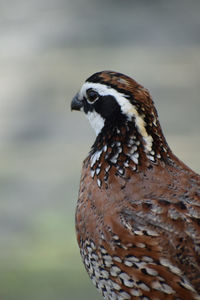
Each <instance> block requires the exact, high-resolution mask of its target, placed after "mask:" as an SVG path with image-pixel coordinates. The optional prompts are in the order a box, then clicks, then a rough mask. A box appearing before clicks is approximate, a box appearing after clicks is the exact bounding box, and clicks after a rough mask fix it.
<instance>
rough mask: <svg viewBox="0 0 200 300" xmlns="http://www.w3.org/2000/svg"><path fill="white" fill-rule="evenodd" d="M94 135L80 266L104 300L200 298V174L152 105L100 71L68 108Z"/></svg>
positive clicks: (80, 226) (82, 209)
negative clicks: (174, 147) (177, 150)
mask: <svg viewBox="0 0 200 300" xmlns="http://www.w3.org/2000/svg"><path fill="white" fill-rule="evenodd" d="M71 107H72V109H75V110H82V111H84V112H85V114H86V115H87V117H88V119H89V120H90V122H91V124H92V126H93V127H94V129H95V131H96V134H97V137H96V140H95V143H94V145H93V146H92V149H91V151H90V153H89V155H88V157H87V158H86V159H85V161H84V163H83V169H82V176H81V182H80V191H79V199H78V204H77V211H76V230H77V239H78V243H79V247H80V252H81V255H82V259H83V262H84V264H85V267H86V270H87V271H88V273H89V276H90V278H91V279H92V281H93V283H94V284H95V286H96V287H97V288H98V290H99V291H100V292H101V293H102V295H103V297H104V298H105V299H111V300H113V299H117V300H118V299H119V300H120V299H143V300H148V299H151V300H158V299H166V300H172V299H173V300H178V299H179V300H180V299H182V300H186V299H187V300H189V299H191V300H192V299H200V176H199V175H198V174H196V173H194V172H193V171H192V170H191V169H190V168H188V167H187V166H186V165H185V164H184V163H183V162H181V161H180V160H179V159H178V158H177V157H176V156H175V155H174V154H173V153H172V151H171V150H170V148H169V146H168V144H167V142H166V140H165V138H164V136H163V133H162V130H161V127H160V124H159V121H158V117H157V112H156V109H155V107H154V104H153V101H152V99H151V97H150V95H149V93H148V91H147V90H146V89H144V88H143V87H142V86H141V85H139V84H138V83H137V82H135V81H134V80H133V79H131V78H129V77H127V76H125V75H123V74H120V73H116V72H111V71H103V72H99V73H96V74H94V75H92V76H91V77H90V78H88V79H87V80H86V82H85V83H84V85H83V87H82V88H81V90H80V92H79V93H78V94H77V95H76V96H75V98H74V99H73V101H72V104H71Z"/></svg>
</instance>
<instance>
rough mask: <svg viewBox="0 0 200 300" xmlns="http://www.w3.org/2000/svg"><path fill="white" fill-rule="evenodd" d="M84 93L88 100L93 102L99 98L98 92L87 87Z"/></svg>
mask: <svg viewBox="0 0 200 300" xmlns="http://www.w3.org/2000/svg"><path fill="white" fill-rule="evenodd" d="M86 94H87V99H88V101H89V102H95V101H96V100H97V99H98V98H99V94H98V93H97V92H96V91H94V90H92V89H88V90H87V92H86Z"/></svg>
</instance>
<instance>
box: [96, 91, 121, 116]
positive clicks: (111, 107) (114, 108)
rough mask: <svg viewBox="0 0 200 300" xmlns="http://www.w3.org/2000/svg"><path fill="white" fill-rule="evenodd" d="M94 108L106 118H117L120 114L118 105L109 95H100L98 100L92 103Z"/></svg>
mask: <svg viewBox="0 0 200 300" xmlns="http://www.w3.org/2000/svg"><path fill="white" fill-rule="evenodd" d="M94 108H95V110H96V112H98V113H99V114H100V115H101V116H102V117H103V118H104V119H106V120H109V119H114V120H118V119H119V118H121V115H122V112H121V108H120V105H119V104H118V103H117V101H116V99H115V98H114V97H113V96H111V95H107V96H101V98H100V99H99V101H96V103H94ZM114 120H113V121H114Z"/></svg>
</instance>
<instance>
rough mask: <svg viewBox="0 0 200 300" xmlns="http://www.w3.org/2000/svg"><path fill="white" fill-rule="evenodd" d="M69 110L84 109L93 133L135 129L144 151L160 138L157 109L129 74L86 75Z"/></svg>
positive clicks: (99, 73) (102, 73)
mask: <svg viewBox="0 0 200 300" xmlns="http://www.w3.org/2000/svg"><path fill="white" fill-rule="evenodd" d="M71 109H72V110H80V111H83V112H84V113H85V114H86V116H87V118H88V119H89V121H90V123H91V125H92V127H93V128H94V130H95V132H96V135H97V136H99V135H100V134H101V135H103V134H104V133H107V132H109V131H113V130H117V131H118V133H119V134H124V132H123V131H121V130H122V128H125V127H127V129H128V130H129V129H130V128H131V132H133V131H135V134H136V135H137V136H138V139H140V140H142V141H143V145H144V148H145V152H150V151H152V149H153V141H154V138H155V139H156V140H158V139H159V140H160V141H161V140H162V132H161V129H160V125H159V121H158V117H157V112H156V109H155V107H154V104H153V101H152V99H151V96H150V94H149V92H148V91H147V90H146V89H145V88H144V87H143V86H141V85H140V84H138V83H137V82H136V81H135V80H133V79H132V78H130V77H128V76H126V75H123V74H121V73H117V72H113V71H102V72H98V73H95V74H93V75H92V76H91V77H89V78H88V79H87V80H86V81H85V83H84V84H83V86H82V87H81V89H80V91H79V92H78V93H77V94H76V96H75V97H74V98H73V100H72V102H71Z"/></svg>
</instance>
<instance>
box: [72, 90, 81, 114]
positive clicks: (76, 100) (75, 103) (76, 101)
mask: <svg viewBox="0 0 200 300" xmlns="http://www.w3.org/2000/svg"><path fill="white" fill-rule="evenodd" d="M81 107H83V101H81V100H79V93H77V94H76V96H74V98H73V99H72V102H71V110H80V109H81Z"/></svg>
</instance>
